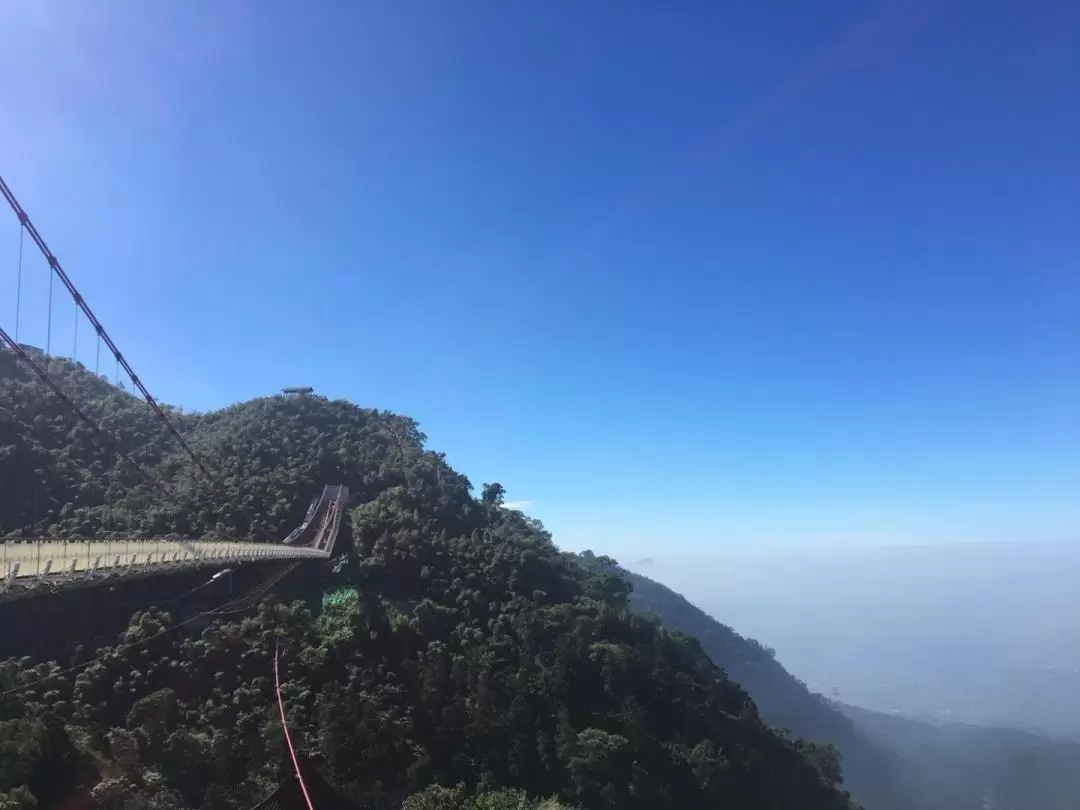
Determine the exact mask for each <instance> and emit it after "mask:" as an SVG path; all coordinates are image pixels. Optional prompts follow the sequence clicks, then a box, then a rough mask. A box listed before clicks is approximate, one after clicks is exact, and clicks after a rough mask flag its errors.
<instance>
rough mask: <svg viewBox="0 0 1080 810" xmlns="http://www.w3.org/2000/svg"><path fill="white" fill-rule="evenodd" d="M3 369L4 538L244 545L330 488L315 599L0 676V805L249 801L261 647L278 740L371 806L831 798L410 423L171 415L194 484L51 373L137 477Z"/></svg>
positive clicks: (609, 580)
mask: <svg viewBox="0 0 1080 810" xmlns="http://www.w3.org/2000/svg"><path fill="white" fill-rule="evenodd" d="M10 360H11V358H10V355H7V356H5V355H4V354H3V353H0V482H2V485H3V486H5V487H7V486H13V487H16V489H14V490H12V491H13V492H14V493H15V495H14V496H13V497H11V498H5V500H4V502H3V504H0V527H2V529H3V531H5V532H7V533H21V532H28V533H29V532H38V533H44V532H48V533H50V534H65V533H70V534H75V535H80V534H82V535H85V534H94V533H97V532H100V531H114V532H118V533H124V532H145V533H154V534H161V533H175V534H176V535H179V536H200V535H203V534H207V533H218V534H232V535H235V536H243V537H254V538H263V539H269V538H274V537H280V536H283V535H284V533H285V532H286V531H287V529H288V528H289V527H290V526H291V525H292V524H294V523H295V522H297V521H299V520H300V518H301V517H302V515H303V511H304V509H305V508H306V505H307V500H308V498H309V497H310V496H311V494H313V493H314V492H315V491H316V490H317V489H318V488H319V487H320V486H321V485H322V484H324V483H343V484H347V485H348V486H349V488H350V490H351V492H352V493H353V501H352V503H351V504H350V507H351V512H350V521H349V522H350V526H349V528H350V535H351V543H347V544H345V546H343V556H342V557H341V559H339V560H337V561H336V563H335V573H333V574H331V573H330V572H328V571H326V570H324V568H320V567H318V566H311V567H307V568H303V569H301V570H300V571H299V572H298V573H297V574H295V575H294V576H302V577H304V580H303V581H304V582H305V583H308V584H309V585H310V588H311V589H312V590H313V591H317V592H319V593H320V594H321V592H322V591H324V590H326V591H329V592H330V594H331V597H332V598H326V599H311V600H307V601H306V602H295V603H289V604H285V603H281V602H278V601H275V600H273V599H271V600H267V601H264V602H263V603H262V604H261V605H260V606H259V607H258V609H257V611H255V612H254V613H251V612H249V613H241V614H234V615H230V614H226V615H217V616H209V617H206V620H205V621H202V622H200V623H199V624H200V625H203V626H202V627H201V629H200V630H197V631H193V630H192V627H193V626H198V625H182V624H181V623H180V621H178V618H177V617H176V616H174V615H172V614H170V613H166V612H162V611H159V610H143V611H140V612H137V613H135V615H133V616H132V619H131V622H130V626H129V627H128V629H127V630H126V632H125V633H124V634H123V635H122V637H121V638H118V639H117V642H116V644H115V645H111V646H109V647H106V648H104V649H99V650H96V651H82V652H81V653H80V655H78V656H76V660H73V661H70V662H66V661H65V662H51V663H49V662H37V661H33V660H30V659H27V658H21V659H10V660H8V661H5V662H3V663H0V794H2V798H0V801H3V802H6V803H7V805H8V806H11V807H31V806H34V805H35V804H36V805H37V806H38V807H55V806H59V804H60V803H63V802H67V801H70V800H72V798H73V797H77V796H78V797H82V798H83V799H84V800H85V801H87V802H89V803H90V804H91V805H92V806H94V807H99V808H118V809H120V808H123V809H124V810H133V809H134V808H144V807H147V808H149V807H153V808H161V809H162V810H166V809H167V808H187V807H190V808H206V810H240V809H241V808H246V807H250V806H252V805H253V804H255V803H256V802H257V801H259V800H260V799H262V798H263V797H265V796H266V795H268V794H269V793H270V792H271V791H272V789H273V788H274V786H275V784H276V779H277V775H278V773H279V772H280V768H281V766H282V762H283V759H282V735H281V729H280V727H279V724H278V722H277V718H276V713H275V710H274V700H273V680H272V675H271V661H272V657H273V654H274V649H275V647H277V646H279V645H280V648H281V650H282V651H283V666H284V670H285V672H284V678H285V681H284V687H283V692H284V697H285V703H286V707H287V712H288V715H289V718H290V723H291V726H292V731H293V735H294V739H295V741H296V743H297V746H298V747H299V748H300V750H301V753H302V754H304V755H305V756H306V757H307V758H309V760H310V761H311V762H313V763H315V765H316V766H317V767H318V768H320V770H321V772H322V773H325V774H326V776H327V777H328V778H329V779H330V780H331V781H332V782H333V783H334V784H335V785H337V786H338V787H339V788H340V789H341V790H342V791H343V792H345V793H346V794H347V795H348V796H350V797H351V798H352V799H354V800H355V801H357V802H358V803H360V804H361V805H362V806H363V807H366V808H372V809H373V810H374V809H375V808H391V807H393V808H397V807H399V806H401V805H402V803H403V802H404V803H405V804H406V805H407V806H408V807H409V808H412V809H413V810H422V808H429V807H446V808H457V807H461V808H469V810H471V808H473V807H476V808H482V807H483V808H486V807H491V808H502V807H509V805H510V804H514V806H515V807H533V806H537V807H545V808H548V807H550V808H552V809H554V808H555V807H556V806H557V805H558V803H563V804H565V805H566V806H573V807H580V808H583V809H584V810H602V809H603V810H606V809H607V808H616V807H618V808H620V809H622V808H627V809H629V810H632V809H633V808H641V810H645V808H650V810H651V809H652V808H664V807H670V808H676V807H678V808H689V810H693V809H694V808H701V810H705V808H723V807H738V808H740V810H754V809H755V808H760V809H761V810H766V808H768V809H769V810H772V809H773V808H780V807H783V808H785V809H786V810H847V808H849V807H850V802H849V799H848V797H847V794H846V793H845V792H844V791H843V789H842V787H841V786H840V773H839V766H838V762H837V760H836V759H835V757H832V756H830V755H829V752H828V751H825V750H822V749H818V748H815V747H814V746H813V745H811V744H808V743H804V742H802V741H800V740H798V739H795V738H793V737H791V736H789V735H786V734H782V733H778V732H777V731H774V730H773V729H772V728H771V727H770V726H769V725H768V724H767V723H766V722H765V721H764V720H763V719H762V718H761V717H760V716H759V714H758V711H757V709H756V707H755V705H754V703H753V701H752V700H751V699H750V698H749V697H748V696H747V694H746V693H745V692H744V691H743V690H742V689H741V688H740V687H739V686H738V685H736V684H735V683H734V682H732V681H731V680H730V679H729V678H728V677H727V676H726V675H725V674H724V673H723V672H722V671H721V670H719V669H718V668H717V667H716V666H715V665H714V664H713V663H712V661H710V660H709V658H708V656H707V655H706V654H705V652H704V651H703V649H702V647H701V645H700V644H699V643H698V642H697V641H696V640H695V639H693V638H691V637H688V636H686V635H683V634H681V633H678V632H669V631H668V630H665V629H664V628H663V627H662V626H661V625H660V624H659V622H657V621H656V620H655V619H651V618H646V617H644V616H642V615H639V614H637V613H635V612H633V611H632V610H630V608H629V597H630V591H631V588H630V586H629V585H628V584H627V582H626V581H625V580H624V579H623V578H622V577H620V576H618V575H617V574H612V573H611V572H609V571H596V570H591V569H589V568H587V567H585V566H582V565H580V563H579V561H578V559H577V558H576V557H575V556H573V555H569V554H565V553H563V552H561V551H560V550H559V549H558V548H557V547H556V546H555V545H554V543H553V541H552V538H551V536H550V535H549V534H548V533H547V532H546V531H545V530H544V529H543V527H542V526H541V525H540V524H539V522H538V521H535V520H532V519H530V518H528V517H527V516H525V515H523V514H521V513H520V512H518V511H515V510H511V509H507V508H504V507H503V506H502V502H503V494H504V491H503V488H502V487H501V486H500V485H498V484H487V485H485V486H484V487H483V490H482V492H481V495H480V497H479V498H477V497H475V496H474V495H473V491H472V487H471V485H470V482H469V481H468V480H467V479H466V478H465V477H464V476H462V475H460V474H459V473H457V472H455V471H454V470H453V469H452V468H451V467H450V466H449V465H448V464H447V462H446V460H445V458H444V457H443V456H442V455H441V454H439V453H435V452H432V451H430V450H428V449H426V448H425V447H424V437H423V435H422V434H421V433H420V431H419V429H418V427H417V425H416V423H415V422H413V421H412V420H409V419H407V418H404V417H400V416H395V415H393V414H389V413H386V412H381V411H375V410H370V409H363V408H359V407H356V406H354V405H352V404H350V403H347V402H342V401H330V400H327V399H324V398H319V397H294V398H286V397H270V398H265V399H259V400H254V401H251V402H247V403H243V404H241V405H236V406H233V407H230V408H226V409H224V410H222V411H218V412H214V413H207V414H190V415H187V414H184V415H181V414H179V413H178V414H177V419H178V421H179V422H180V423H181V426H182V428H183V429H184V431H185V434H186V437H187V438H188V440H189V441H190V442H191V443H192V445H193V446H194V447H195V448H196V450H197V451H198V452H199V453H200V454H201V455H202V456H203V458H204V460H205V461H206V463H207V464H208V465H209V466H210V468H211V469H212V470H213V471H214V479H213V480H211V481H204V480H201V479H200V478H198V477H197V476H195V475H193V474H192V472H191V470H190V469H189V467H188V465H187V464H186V463H185V461H184V459H183V458H182V457H181V456H179V455H178V454H176V453H175V452H174V451H173V449H172V447H171V445H170V444H169V442H168V441H167V439H166V438H165V437H164V436H163V435H162V433H163V431H161V430H160V429H159V426H158V425H156V424H155V423H154V421H153V420H152V419H151V418H150V417H149V416H148V414H147V410H146V408H145V407H144V406H143V405H141V404H140V403H139V402H138V401H136V400H134V399H133V398H131V397H129V396H127V395H126V394H125V393H123V392H121V391H118V390H116V389H115V388H113V387H112V386H110V385H108V384H107V383H106V382H105V381H103V380H101V379H100V378H98V377H96V376H95V375H93V374H91V373H89V372H87V371H86V370H85V369H82V368H80V367H77V366H72V365H70V364H65V363H63V362H59V361H55V360H54V361H53V362H52V370H53V372H54V374H56V375H57V376H58V377H59V378H60V379H61V384H62V385H63V386H64V387H65V390H72V391H73V393H75V394H76V396H78V397H79V398H80V405H82V406H84V407H86V408H87V410H88V411H89V412H91V413H92V414H94V415H95V416H96V417H97V418H100V419H102V421H105V422H108V424H109V427H110V430H112V431H114V432H115V434H116V435H117V441H119V442H121V443H122V444H123V446H124V449H125V452H127V453H129V454H130V455H131V456H132V457H133V458H135V459H136V460H137V461H138V462H139V464H140V465H141V466H142V468H143V472H145V474H146V476H145V477H144V475H143V473H141V472H137V471H135V470H124V469H121V468H120V467H119V466H118V465H115V464H112V463H111V462H110V460H109V457H108V453H107V450H105V449H103V448H101V447H100V446H99V444H98V440H97V439H96V437H94V436H92V435H90V434H89V432H87V431H84V430H83V429H82V428H81V427H79V426H78V425H77V424H76V423H75V422H74V420H73V419H72V417H70V416H69V415H67V414H66V413H65V412H63V411H62V409H61V408H60V407H59V406H58V403H56V402H54V401H50V397H49V396H47V395H46V393H45V392H44V390H43V389H41V387H40V386H39V385H38V384H37V383H36V382H35V381H34V380H32V379H29V378H27V376H26V375H24V374H22V373H21V372H20V371H19V370H18V369H17V368H15V367H14V366H13V364H12V363H11V362H10ZM35 496H36V506H35ZM344 589H348V590H349V591H351V592H352V593H354V594H355V598H341V594H342V591H343V590H344ZM88 593H89V591H88ZM311 606H314V607H311ZM87 609H92V600H89V599H88V600H87ZM72 666H74V667H75V668H74V669H72V668H71V667H72ZM515 791H516V792H515ZM410 797H411V798H410ZM542 797H543V798H542Z"/></svg>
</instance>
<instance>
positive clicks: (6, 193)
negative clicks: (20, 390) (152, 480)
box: [0, 177, 210, 478]
mask: <svg viewBox="0 0 1080 810" xmlns="http://www.w3.org/2000/svg"><path fill="white" fill-rule="evenodd" d="M0 195H2V196H3V197H4V199H5V200H7V203H8V205H9V206H11V210H12V211H14V212H15V215H16V216H17V217H18V218H19V221H20V222H21V223H23V226H24V228H25V230H26V231H27V233H29V234H30V238H31V239H33V240H34V243H35V244H36V245H37V247H38V250H40V251H41V254H42V255H43V256H44V257H45V260H46V261H47V262H48V263H49V267H50V268H52V271H53V272H52V274H51V275H50V282H49V295H50V306H49V316H50V328H51V317H52V304H51V301H52V276H56V277H58V278H59V279H60V281H61V282H63V284H64V286H65V287H66V288H67V291H68V292H69V293H71V297H72V298H73V299H75V304H76V305H77V306H78V307H79V309H81V310H82V312H83V314H84V315H85V316H86V319H87V320H88V321H90V325H91V326H93V327H94V329H95V331H97V333H98V336H99V337H101V339H102V340H104V341H105V345H106V346H107V347H108V349H109V351H111V352H112V353H113V356H114V357H115V358H116V362H117V364H118V365H121V366H123V367H124V371H125V372H126V373H127V375H128V377H130V378H131V382H132V384H133V385H134V386H135V387H136V388H137V389H138V390H139V392H140V393H141V394H142V395H143V399H145V400H146V402H147V404H148V405H149V406H150V408H151V409H152V410H153V411H154V413H155V414H156V415H157V417H158V419H160V420H161V421H162V422H163V423H164V424H165V427H166V428H168V430H169V433H171V434H172V436H173V438H174V439H176V441H177V443H178V444H179V445H180V447H181V448H183V450H184V452H186V453H187V454H188V456H189V457H190V458H191V461H192V462H193V463H194V464H195V466H196V467H198V468H199V471H200V472H202V474H203V475H205V476H206V477H207V478H209V477H210V473H209V472H208V471H207V469H206V466H205V465H204V464H203V462H202V459H201V458H200V457H199V455H198V454H197V453H196V452H195V451H194V450H193V449H192V448H191V445H189V444H188V443H187V441H185V440H184V437H183V436H181V435H180V431H178V430H177V429H176V426H175V425H173V423H172V421H171V420H170V419H169V417H168V415H167V414H166V413H165V411H164V410H162V408H161V406H160V405H159V404H158V401H157V400H156V399H154V397H153V395H151V393H150V391H149V390H147V388H146V386H145V385H143V383H142V380H140V379H139V375H137V374H136V373H135V369H133V368H132V367H131V365H130V364H129V363H128V361H127V360H126V359H125V358H124V355H123V354H121V352H120V349H119V347H118V346H117V345H116V343H115V342H114V341H113V339H112V338H111V337H110V336H109V333H108V332H106V331H105V327H103V326H102V325H101V321H99V320H98V319H97V316H96V315H94V313H93V311H92V310H91V309H90V307H89V306H87V304H86V301H85V300H84V299H83V297H82V295H81V294H80V293H79V291H78V290H77V289H76V288H75V285H74V284H73V283H72V282H71V279H70V278H69V277H68V274H67V273H66V272H64V268H63V267H61V266H60V260H59V259H57V258H56V256H55V255H53V252H52V251H51V250H49V246H48V245H46V244H45V240H44V239H42V238H41V234H40V233H38V230H37V228H35V227H34V223H33V222H31V220H30V217H29V216H28V215H27V213H26V211H24V210H23V207H22V206H21V205H20V204H19V201H18V200H17V199H16V198H15V195H14V194H13V193H12V191H11V188H10V187H9V186H8V184H7V183H6V182H5V181H4V178H3V177H0ZM46 354H48V350H46Z"/></svg>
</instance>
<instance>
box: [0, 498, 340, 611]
mask: <svg viewBox="0 0 1080 810" xmlns="http://www.w3.org/2000/svg"><path fill="white" fill-rule="evenodd" d="M348 495H349V490H348V488H347V487H344V486H328V487H324V488H323V491H322V494H321V495H320V496H319V497H318V498H316V499H315V500H314V501H313V503H312V506H311V508H309V509H308V514H307V516H306V518H305V521H304V523H303V524H301V526H300V527H299V528H298V529H297V530H296V531H294V532H292V533H291V534H290V535H289V537H288V538H287V539H286V542H285V543H250V542H244V541H240V540H194V541H193V540H162V539H153V538H143V539H122V540H114V539H107V540H97V539H90V540H81V541H80V540H77V539H74V538H66V539H65V538H35V539H26V538H7V539H0V596H3V595H4V594H5V593H9V592H10V591H12V589H13V588H15V587H16V586H19V588H20V589H26V588H33V587H35V586H37V585H39V584H49V585H52V586H57V585H59V586H62V585H63V584H64V583H65V582H67V581H73V580H86V579H88V578H89V579H93V578H96V577H109V576H140V575H150V574H153V573H166V572H167V571H168V570H169V569H173V568H189V567H196V566H223V565H229V564H234V563H247V562H258V561H260V560H303V559H323V560H325V559H328V558H329V556H330V552H331V551H332V550H333V547H334V542H335V540H336V539H337V534H338V531H339V529H340V526H341V515H342V512H343V511H344V506H345V501H346V499H347V498H348ZM290 540H291V541H292V543H290V542H289V541H290Z"/></svg>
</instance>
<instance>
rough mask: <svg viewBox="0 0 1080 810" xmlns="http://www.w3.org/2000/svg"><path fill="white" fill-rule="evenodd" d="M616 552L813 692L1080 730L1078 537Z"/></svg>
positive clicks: (881, 705)
mask: <svg viewBox="0 0 1080 810" xmlns="http://www.w3.org/2000/svg"><path fill="white" fill-rule="evenodd" d="M650 556H651V558H652V560H653V561H652V562H651V563H644V564H642V563H640V562H638V561H636V560H634V559H631V558H627V559H624V560H620V562H622V563H623V564H624V565H625V566H626V567H627V568H629V569H630V570H633V571H635V572H637V573H640V574H643V575H645V576H647V577H650V578H651V579H654V580H656V581H658V582H661V583H663V584H665V585H667V586H668V587H670V588H672V589H673V590H675V591H677V592H679V593H681V594H683V595H684V596H685V597H686V598H687V599H689V600H690V601H691V602H693V603H694V604H696V605H697V606H698V607H700V608H701V609H702V610H704V611H706V612H707V613H709V614H710V615H712V616H713V617H714V618H715V619H717V620H718V621H720V622H722V623H724V624H727V625H729V626H730V627H732V628H733V629H734V630H735V631H736V632H738V633H740V634H742V635H744V636H749V637H752V638H756V639H757V640H758V641H760V642H761V643H763V644H766V645H767V646H770V647H772V648H774V649H775V650H776V652H777V658H778V660H779V661H780V662H781V663H782V664H783V665H784V666H785V667H786V668H787V669H788V670H789V671H790V672H792V674H794V675H795V676H796V677H798V678H800V679H801V680H803V681H805V682H806V683H807V685H808V686H809V687H810V688H811V689H814V690H815V691H818V692H821V693H822V694H825V695H827V696H830V697H837V698H838V699H840V700H843V701H844V702H847V703H851V704H853V705H856V706H862V707H865V708H870V709H875V710H878V711H886V712H898V713H902V714H905V715H907V716H913V717H924V718H931V719H934V720H939V721H956V722H970V723H974V724H977V725H1006V726H1013V727H1023V728H1041V729H1044V730H1046V731H1048V732H1051V733H1057V734H1067V735H1076V734H1078V733H1080V592H1078V589H1077V587H1076V582H1077V581H1080V544H1075V543H1068V542H1057V543H1039V542H1031V543H1023V542H1014V543H968V544H937V545H921V546H920V545H907V546H903V547H888V548H863V549H839V550H823V549H817V550H814V551H812V552H811V551H803V552H792V551H788V552H782V551H776V550H762V551H760V552H757V553H755V552H752V551H745V550H744V551H741V552H730V553H724V552H715V553H713V554H705V553H696V554H686V553H677V552H668V553H665V552H662V551H659V552H657V553H655V554H652V555H650Z"/></svg>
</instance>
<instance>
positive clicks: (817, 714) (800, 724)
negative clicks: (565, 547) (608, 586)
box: [582, 552, 909, 810]
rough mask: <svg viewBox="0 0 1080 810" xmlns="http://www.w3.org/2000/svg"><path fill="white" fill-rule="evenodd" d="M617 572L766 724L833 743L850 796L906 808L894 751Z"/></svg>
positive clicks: (666, 594)
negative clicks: (689, 639) (690, 640)
mask: <svg viewBox="0 0 1080 810" xmlns="http://www.w3.org/2000/svg"><path fill="white" fill-rule="evenodd" d="M582 557H583V560H584V562H585V563H586V565H587V566H589V567H595V566H597V559H598V558H596V557H594V556H593V555H591V554H590V553H589V552H586V553H585V554H584V555H582ZM619 573H620V574H621V575H622V576H623V577H624V578H625V579H626V580H627V581H628V582H629V583H630V584H631V585H632V586H633V591H632V593H631V595H630V605H631V607H633V608H634V609H635V610H638V611H640V612H642V613H644V614H649V615H654V616H656V617H657V618H659V619H660V621H661V622H663V624H664V626H665V627H667V628H669V629H671V630H678V631H679V632H681V633H685V634H687V635H689V636H693V637H695V638H697V639H698V641H700V642H701V646H702V649H704V650H705V652H706V654H708V656H709V657H710V658H711V659H712V661H713V663H714V664H716V665H717V666H718V667H720V668H722V669H723V670H724V672H725V673H726V674H727V676H728V677H729V678H731V679H732V680H733V681H735V682H736V683H738V684H739V685H740V686H742V687H743V688H744V689H745V690H746V691H747V692H748V693H749V694H750V696H751V697H752V698H753V700H754V703H755V704H756V705H757V707H758V709H759V710H760V711H761V714H762V716H763V717H764V718H765V719H766V720H767V721H768V722H769V723H771V724H772V725H774V726H776V727H777V728H785V729H790V730H791V731H792V732H794V733H795V734H798V735H800V736H802V737H805V738H807V739H811V740H815V741H817V742H821V743H828V744H830V745H833V746H835V747H836V749H837V751H838V752H839V754H840V756H841V763H842V766H843V771H844V782H845V784H847V786H848V788H849V789H850V790H851V791H852V792H853V794H854V795H855V797H856V799H858V800H859V801H861V802H862V803H864V804H865V805H866V806H867V807H869V808H872V809H873V810H877V809H878V808H894V807H895V808H902V807H907V806H909V805H908V803H907V800H906V798H905V791H906V786H905V784H904V782H903V780H902V779H901V778H900V773H899V770H898V768H899V764H900V762H899V757H898V756H897V755H896V753H895V752H894V751H892V750H891V749H890V748H888V747H887V746H885V745H882V744H881V743H879V742H877V741H875V740H873V739H871V738H870V737H868V736H867V735H866V734H864V733H863V732H861V731H860V730H859V729H858V728H856V725H855V723H853V722H852V721H851V720H850V719H849V718H848V717H846V716H845V715H844V714H843V713H842V712H840V711H839V710H838V709H836V708H835V707H834V706H833V705H832V704H831V703H830V702H829V701H828V700H826V699H825V698H824V697H822V696H821V695H818V694H815V693H813V692H811V691H810V690H809V689H807V687H806V685H805V684H803V683H802V682H801V681H799V680H798V679H797V678H795V676H793V675H792V674H791V673H790V672H788V671H787V670H786V669H784V667H783V666H782V665H781V664H780V662H779V661H777V660H776V658H775V655H774V654H773V652H772V650H769V649H768V648H766V647H764V646H763V645H761V644H760V643H758V642H757V641H755V640H754V639H750V638H744V637H743V636H740V635H739V634H738V633H736V632H735V631H734V630H732V629H731V628H730V627H728V626H727V625H724V624H721V623H720V622H718V621H717V620H716V619H714V618H712V617H711V616H709V615H708V614H707V613H705V612H704V611H703V610H701V609H700V608H698V607H696V606H695V605H693V604H691V603H690V602H689V601H687V600H686V598H684V597H683V596H681V595H680V594H677V593H675V591H673V590H671V589H670V588H667V587H665V586H664V585H661V584H660V583H659V582H654V581H653V580H651V579H649V578H648V577H644V576H641V575H640V574H635V573H633V572H632V571H627V570H625V569H619Z"/></svg>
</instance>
